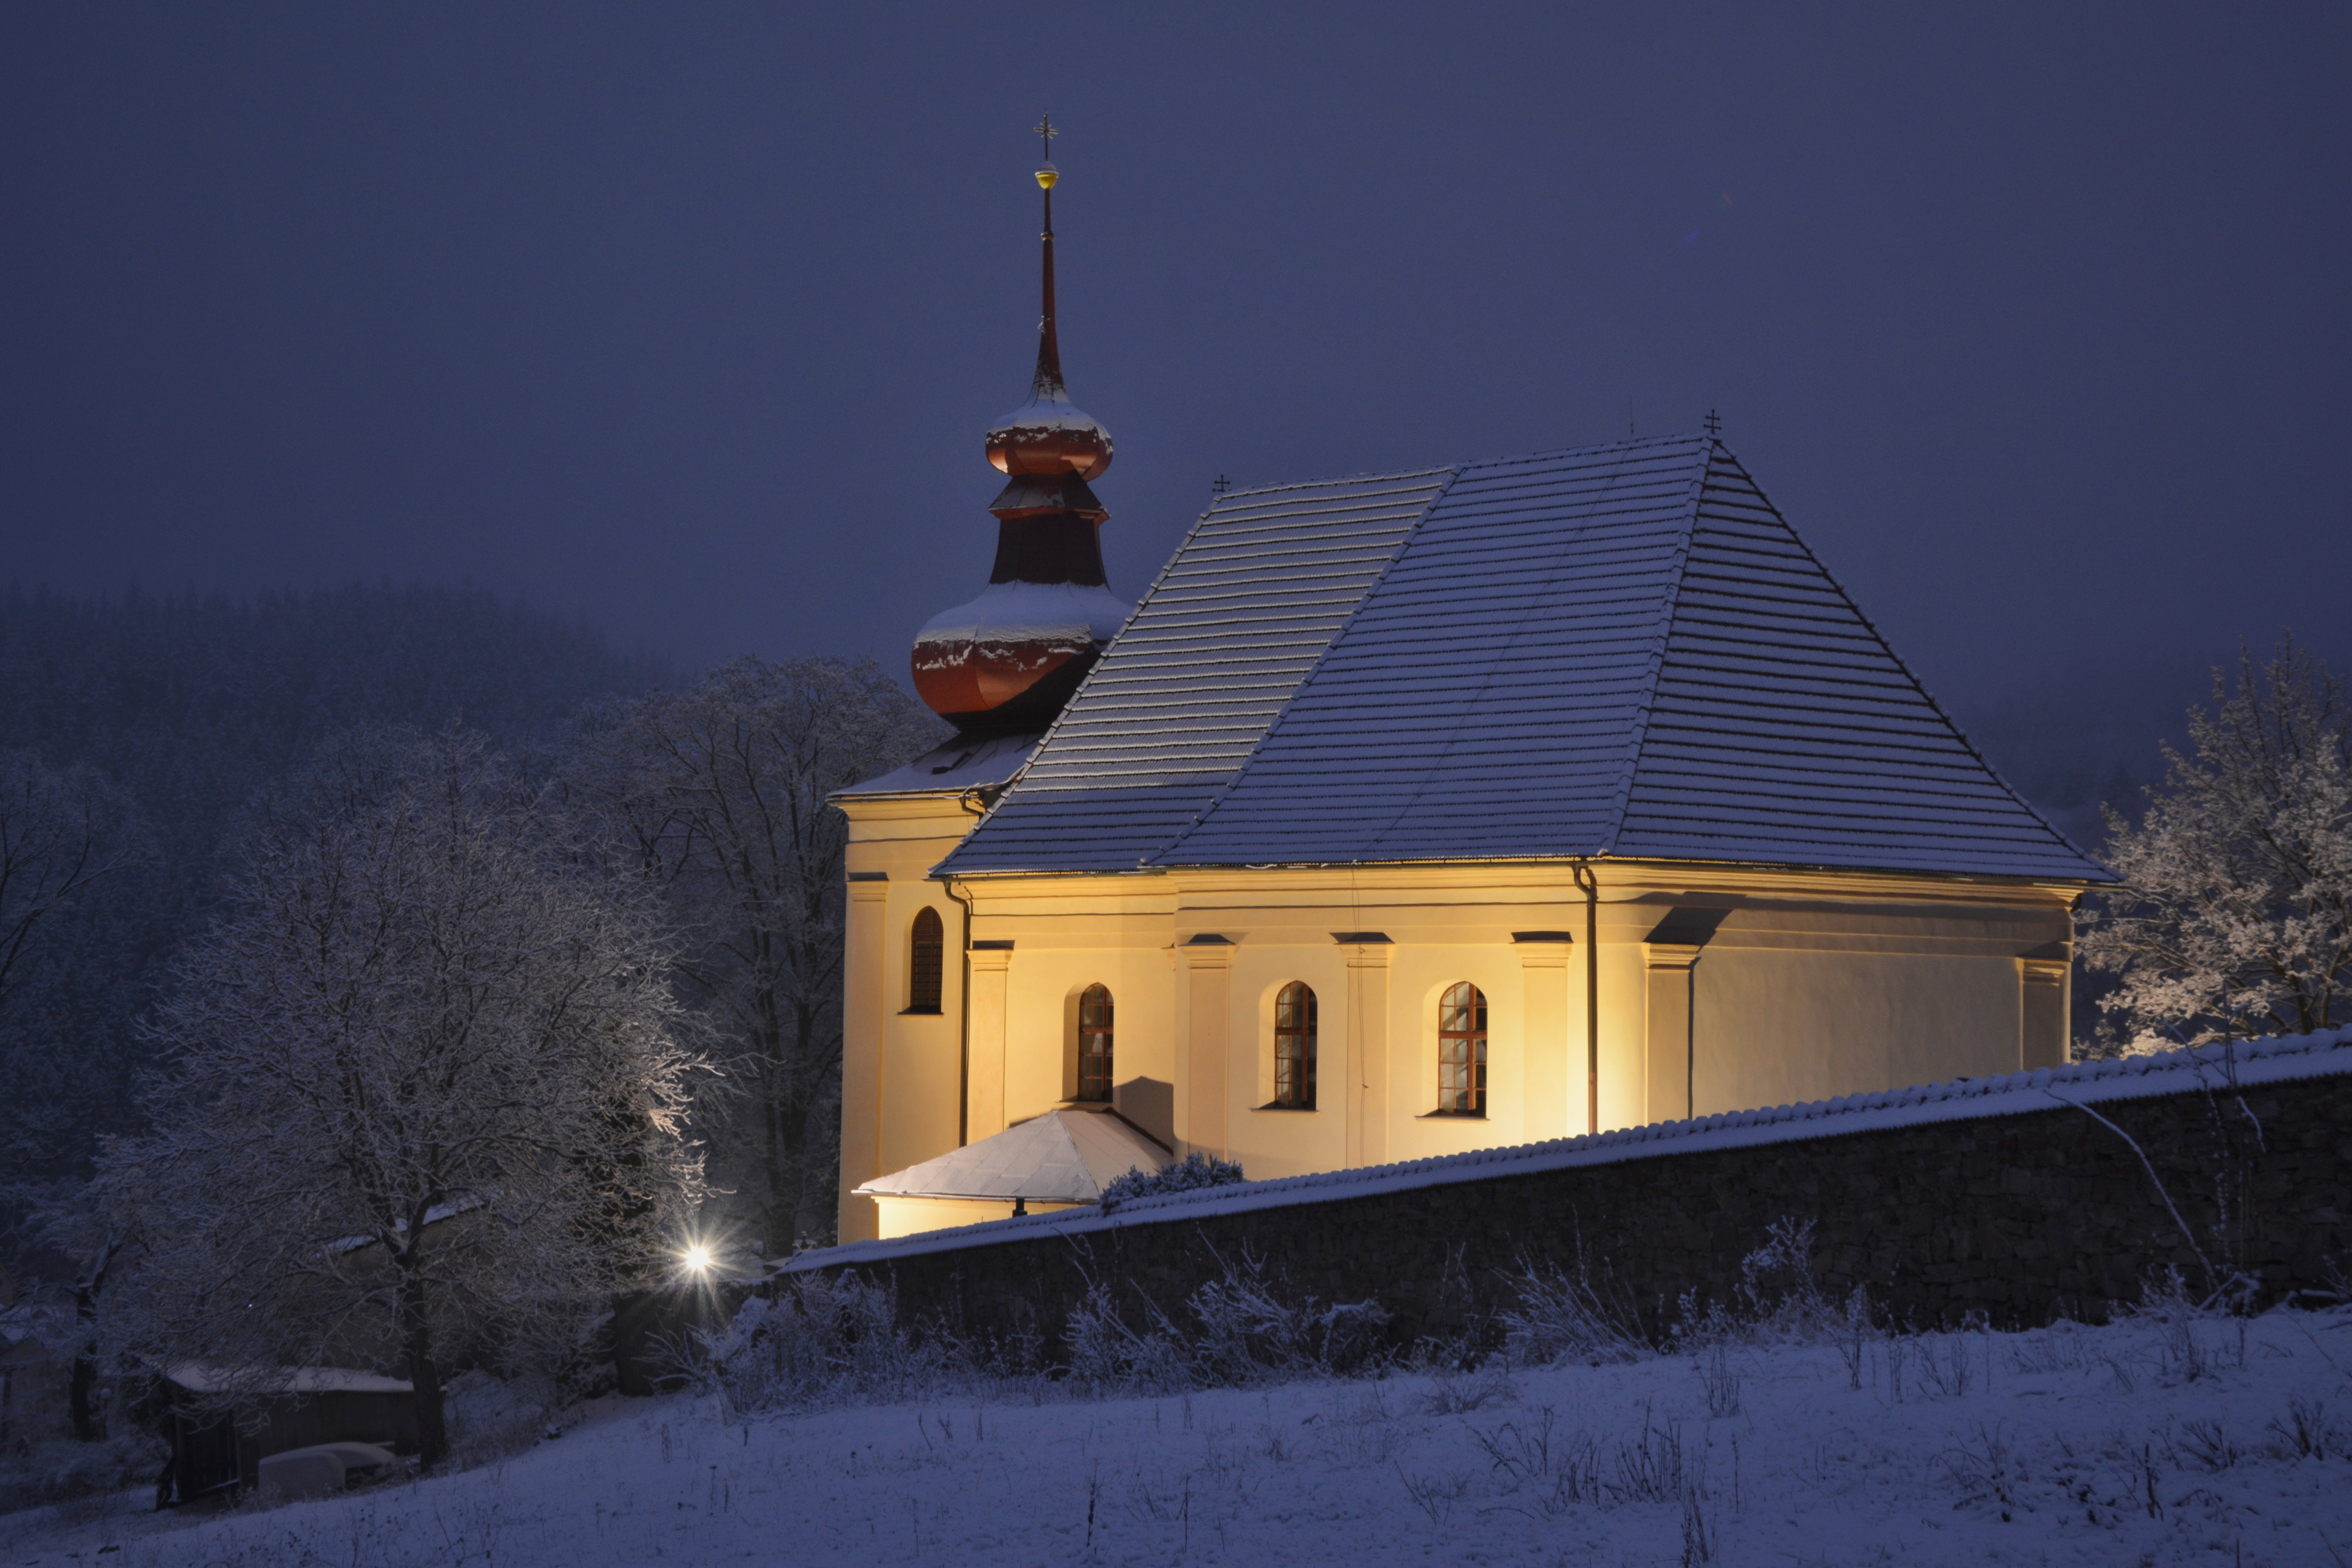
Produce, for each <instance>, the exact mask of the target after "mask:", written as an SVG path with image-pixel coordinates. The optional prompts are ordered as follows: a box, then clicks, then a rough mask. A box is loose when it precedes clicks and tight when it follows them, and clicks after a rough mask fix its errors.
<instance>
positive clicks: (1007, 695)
mask: <svg viewBox="0 0 2352 1568" xmlns="http://www.w3.org/2000/svg"><path fill="white" fill-rule="evenodd" d="M1036 131H1037V136H1038V138H1039V140H1040V141H1041V142H1044V143H1045V150H1046V151H1047V152H1048V153H1051V152H1052V151H1053V139H1054V137H1055V136H1056V135H1059V134H1060V132H1057V131H1056V130H1055V128H1054V123H1053V121H1052V120H1051V119H1050V118H1049V119H1045V120H1041V121H1038V122H1037V128H1036ZM1061 177H1062V176H1061V173H1060V171H1058V170H1056V169H1055V167H1054V164H1053V161H1052V160H1051V159H1050V158H1048V159H1047V160H1046V161H1045V163H1044V165H1043V166H1042V167H1040V168H1039V169H1038V171H1037V185H1038V188H1039V189H1040V190H1041V191H1042V192H1044V194H1045V232H1044V234H1043V235H1042V239H1043V241H1044V247H1045V248H1044V257H1043V270H1042V272H1041V275H1040V282H1041V292H1040V295H1039V300H1040V304H1041V306H1042V309H1041V310H1040V313H1039V316H1038V319H1037V371H1036V374H1035V375H1034V377H1033V378H1032V379H1031V381H1030V384H1029V401H1028V402H1026V403H1024V404H1023V405H1021V406H1020V407H1018V408H1016V409H1014V410H1013V412H1012V413H1010V414H1008V415H1006V416H1004V417H1003V418H1002V419H1000V420H998V421H997V422H996V423H995V424H994V425H993V426H990V427H989V432H988V460H989V462H990V463H991V464H992V465H993V466H994V467H995V468H996V469H997V471H998V472H999V473H1002V474H1003V475H1004V476H1005V479H1006V483H1005V486H1004V489H1003V491H1001V492H1000V493H999V494H998V495H997V498H996V499H995V500H993V501H992V502H990V503H989V508H988V510H990V511H992V512H993V513H995V514H996V519H997V532H996V563H995V566H994V568H993V569H992V571H991V572H990V574H989V579H988V583H989V585H988V587H987V588H986V589H984V590H983V591H982V594H981V596H980V597H979V598H977V599H974V600H972V601H971V603H970V604H968V605H957V606H956V607H955V608H954V609H952V610H949V611H946V612H945V613H943V614H941V615H938V616H933V617H932V618H931V620H930V623H929V625H927V626H924V627H923V629H922V631H921V633H920V634H919V635H918V636H917V637H916V638H915V660H914V674H915V689H916V690H917V691H918V692H919V693H920V694H921V695H922V699H923V700H924V701H925V702H928V703H929V704H930V706H931V710H933V711H934V712H936V713H938V714H939V715H940V717H942V718H944V719H947V720H949V721H951V722H952V723H954V724H955V725H956V727H957V728H958V729H961V730H962V731H964V732H965V733H966V734H968V735H988V734H1016V733H1020V732H1023V731H1037V730H1042V729H1044V728H1045V725H1046V724H1048V723H1050V722H1051V721H1052V720H1053V717H1054V715H1055V713H1056V712H1058V711H1060V710H1061V706H1062V704H1063V703H1064V702H1065V701H1066V700H1068V698H1069V695H1070V693H1071V692H1072V691H1075V690H1076V689H1077V683H1078V680H1079V678H1080V677H1082V676H1084V675H1085V674H1086V672H1087V669H1088V668H1091V667H1092V666H1093V664H1094V661H1095V658H1096V657H1097V655H1098V654H1100V653H1101V651H1102V649H1103V647H1104V645H1105V644H1107V643H1108V642H1109V640H1110V637H1111V634H1112V633H1114V632H1116V631H1117V630H1118V627H1119V626H1120V624H1121V623H1122V622H1124V621H1125V620H1126V619H1127V612H1128V606H1126V605H1122V604H1120V603H1119V602H1118V599H1117V598H1115V597H1113V596H1112V595H1111V593H1110V591H1109V589H1108V587H1107V586H1105V584H1104V580H1103V563H1102V541H1101V539H1100V537H1099V530H1100V529H1101V527H1102V524H1103V522H1104V521H1105V520H1106V519H1108V517H1109V516H1110V513H1109V512H1108V510H1105V508H1104V506H1103V504H1102V502H1101V501H1099V500H1096V499H1095V493H1094V491H1093V490H1092V489H1088V488H1087V480H1088V479H1093V478H1095V477H1096V476H1097V475H1098V474H1100V473H1101V472H1102V471H1103V470H1104V469H1106V468H1109V467H1110V433H1109V432H1108V431H1107V430H1105V429H1104V428H1103V427H1102V426H1099V425H1097V424H1096V423H1095V421H1094V419H1093V417H1092V416H1089V415H1087V413H1086V412H1085V411H1084V410H1083V409H1079V408H1076V407H1073V406H1072V405H1071V404H1070V395H1069V392H1068V390H1067V388H1066V387H1065V385H1064V384H1063V381H1062V344H1061V338H1060V335H1059V333H1058V332H1057V331H1056V330H1055V319H1054V187H1055V184H1059V183H1060V181H1061Z"/></svg>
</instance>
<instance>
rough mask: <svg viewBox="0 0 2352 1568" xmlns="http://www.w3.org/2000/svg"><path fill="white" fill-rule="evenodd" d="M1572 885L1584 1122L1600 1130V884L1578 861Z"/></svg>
mask: <svg viewBox="0 0 2352 1568" xmlns="http://www.w3.org/2000/svg"><path fill="white" fill-rule="evenodd" d="M1575 872H1576V885H1577V886H1578V887H1580V888H1581V889H1584V1120H1585V1129H1584V1130H1585V1131H1587V1132H1598V1131H1601V882H1600V879H1598V878H1596V877H1595V876H1593V874H1592V868H1591V866H1589V865H1588V864H1586V863H1585V862H1584V861H1582V860H1579V861H1578V862H1577V863H1576V866H1575Z"/></svg>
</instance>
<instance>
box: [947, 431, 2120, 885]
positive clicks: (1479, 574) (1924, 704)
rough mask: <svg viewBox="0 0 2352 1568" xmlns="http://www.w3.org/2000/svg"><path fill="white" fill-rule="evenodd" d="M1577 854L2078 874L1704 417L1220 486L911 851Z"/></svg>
mask: <svg viewBox="0 0 2352 1568" xmlns="http://www.w3.org/2000/svg"><path fill="white" fill-rule="evenodd" d="M1590 855H1615V856H1621V857H1626V858H1643V859H1660V858H1663V859H1698V860H1721V861H1741V862H1750V863H1764V864H1773V865H1802V866H1832V867H1848V868H1887V869H1904V870H1923V871H1937V872H1948V873H1955V874H1961V875H1978V876H1982V875H1995V876H2020V877H2046V878H2061V879H2083V880H2094V881H2095V880H2105V879H2108V875H2109V874H2108V873H2107V872H2106V871H2105V868H2102V867H2100V866H2099V865H2098V864H2097V863H2096V862H2095V861H2093V860H2091V859H2090V858H2088V857H2086V856H2085V855H2084V854H2083V853H2082V852H2081V851H2080V850H2078V849H2076V848H2075V847H2074V846H2073V845H2072V844H2070V843H2068V842H2067V841H2066V839H2065V837H2063V835H2062V834H2060V833H2059V832H2058V831H2057V830H2056V829H2055V828H2053V826H2050V825H2049V824H2048V823H2047V822H2045V821H2043V820H2042V817H2041V816H2039V815H2038V814H2037V813H2036V812H2035V811H2034V810H2033V809H2032V807H2031V806H2029V805H2026V803H2025V802H2024V801H2023V800H2022V799H2021V797H2020V796H2019V795H2017V794H2016V793H2015V792H2014V791H2012V790H2011V789H2010V787H2009V786H2008V785H2007V784H2004V783H2003V782H2002V781H2001V780H2000V777H1999V776H1998V775H1997V774H1995V773H1993V771H1992V769H1991V768H1990V766H1989V765H1988V764H1987V763H1985V761H1984V759H1983V758H1982V757H1980V756H1979V754H1978V753H1977V752H1976V751H1975V750H1974V749H1973V748H1972V747H1970V746H1969V743H1968V742H1967V740H1966V739H1965V738H1963V737H1962V736H1961V734H1960V733H1959V731H1958V729H1957V728H1956V727H1955V726H1954V725H1953V724H1952V722H1951V721H1950V720H1949V719H1948V718H1947V717H1946V716H1945V714H1944V713H1943V711H1942V710H1940V709H1939V708H1937V705H1936V703H1935V702H1934V700H1932V699H1930V698H1929V697H1928V695H1927V692H1926V690H1925V689H1923V688H1922V687H1921V686H1920V685H1919V683H1918V682H1917V681H1916V679H1914V678H1913V677H1912V676H1911V674H1910V672H1909V671H1908V670H1906V668H1904V667H1903V665H1902V663H1901V662H1900V661H1899V660H1898V659H1896V658H1895V655H1894V653H1893V652H1892V651H1891V650H1890V649H1889V648H1888V647H1887V646H1886V643H1885V639H1884V638H1883V637H1880V636H1879V634H1878V632H1877V630H1876V629H1875V628H1874V626H1871V624H1870V622H1869V621H1868V620H1867V619H1865V618H1864V616H1863V615H1862V614H1861V612H1860V611H1859V610H1858V609H1857V608H1856V607H1855V606H1854V605H1853V601H1852V600H1850V599H1849V598H1848V597H1847V596H1846V595H1845V593H1844V591H1843V589H1841V588H1840V587H1839V586H1838V584H1836V582H1835V581H1834V580H1833V579H1832V578H1831V576H1830V575H1829V574H1828V572H1827V571H1825V570H1824V569H1823V568H1822V564H1821V563H1820V562H1819V561H1818V560H1816V559H1815V558H1814V556H1813V554H1812V552H1811V551H1810V550H1808V549H1807V548H1806V547H1805V545H1804V543H1803V542H1802V541H1801V540H1800V539H1799V538H1798V537H1797V535H1796V533H1795V531H1793V530H1792V529H1791V528H1790V526H1789V524H1788V523H1787V521H1785V520H1783V519H1782V518H1781V517H1780V514H1779V513H1778V512H1777V511H1775V510H1772V507H1771V504H1770V502H1769V501H1768V500H1765V498H1764V496H1763V493H1762V492H1761V490H1759V489H1758V488H1757V486H1756V485H1755V483H1754V481H1753V480H1751V479H1749V478H1748V474H1747V472H1746V471H1745V470H1744V469H1743V468H1740V466H1739V464H1738V460H1737V459H1736V458H1733V457H1732V456H1731V454H1730V453H1729V452H1728V451H1727V450H1726V449H1725V448H1724V447H1723V446H1722V445H1721V444H1720V443H1719V442H1717V441H1716V440H1715V439H1714V438H1712V437H1707V436H1704V435H1692V436H1677V437H1662V438H1654V439H1650V440H1640V441H1626V442H1619V443H1615V444H1612V445H1610V446H1605V447H1585V448H1580V449H1577V450H1572V451H1562V452H1549V453H1542V454H1538V455H1536V456H1534V457H1528V458H1510V459H1506V460H1501V461H1496V462H1487V463H1476V464H1472V465H1469V466H1467V467H1465V468H1460V469H1453V470H1436V471H1434V472H1433V473H1429V474H1423V475H1406V476H1399V477H1396V478H1392V479H1375V480H1355V481H1349V482H1348V483H1346V484H1343V485H1327V486H1300V487H1296V488H1294V489H1287V490H1275V491H1254V492H1248V493H1247V494H1244V495H1236V496H1233V497H1229V498H1226V500H1224V501H1223V502H1221V503H1220V505H1219V506H1218V507H1217V508H1215V509H1213V510H1211V511H1210V512H1209V513H1208V514H1207V515H1205V516H1204V517H1203V518H1202V521H1201V524H1200V525H1199V526H1198V527H1197V528H1196V529H1195V530H1194V531H1193V533H1192V537H1191V538H1190V539H1188V540H1187V541H1186V542H1185V544H1184V546H1183V548H1182V549H1181V550H1180V551H1179V552H1178V553H1177V555H1176V557H1175V559H1174V560H1173V561H1172V562H1171V563H1170V566H1169V568H1168V570H1167V572H1166V573H1165V574H1163V575H1162V577H1161V579H1160V582H1159V583H1158V584H1155V585H1154V587H1153V589H1152V591H1151V592H1150V594H1149V595H1146V597H1145V599H1144V601H1143V603H1142V605H1140V606H1139V608H1138V610H1137V612H1136V616H1135V618H1134V619H1133V620H1132V621H1131V622H1130V623H1129V626H1128V628H1127V630H1126V632H1125V633H1123V634H1122V635H1121V637H1119V639H1118V641H1117V642H1116V643H1114V644H1113V645H1112V647H1111V648H1110V650H1109V651H1108V653H1107V654H1106V655H1105V657H1104V659H1103V662H1102V664H1101V666H1100V667H1099V668H1097V670H1096V671H1095V673H1094V675H1093V676H1092V677H1091V678H1090V679H1088V681H1087V685H1086V687H1085V688H1084V689H1081V690H1080V692H1079V693H1078V695H1077V697H1076V700H1073V702H1072V704H1071V706H1070V708H1069V710H1067V711H1066V713H1065V714H1064V716H1063V718H1062V720H1061V721H1059V722H1058V723H1057V724H1056V725H1055V728H1054V730H1053V731H1051V732H1050V733H1049V734H1048V735H1047V737H1046V740H1045V744H1044V745H1043V746H1042V747H1041V748H1040V749H1039V751H1038V752H1037V755H1036V757H1035V759H1034V761H1033V762H1032V763H1031V764H1030V766H1029V768H1028V770H1027V771H1026V772H1025V773H1024V774H1023V775H1022V776H1021V777H1020V778H1019V779H1018V780H1017V781H1016V782H1015V784H1014V785H1013V788H1012V789H1011V790H1010V791H1008V792H1007V794H1006V795H1005V796H1004V798H1003V801H1002V802H1001V803H1000V804H999V805H998V806H997V808H996V810H995V811H994V812H993V813H992V815H991V816H989V817H987V818H986V819H985V820H984V821H983V822H982V824H981V825H980V826H978V827H977V828H976V829H975V830H974V831H973V832H972V834H971V836H970V837H968V838H967V839H966V840H965V841H964V843H963V845H962V846H961V847H959V848H958V850H957V851H956V852H955V854H954V855H952V856H950V858H949V859H948V860H947V861H946V862H944V863H943V865H942V866H941V868H940V869H941V870H943V871H950V872H957V873H974V872H980V873H984V872H990V871H1024V870H1060V869H1121V868H1139V867H1177V866H1202V865H1263V864H1268V863H1285V864H1339V863H1349V862H1358V861H1383V860H1432V859H1436V860H1458V859H1477V858H1515V859H1516V858H1562V857H1574V856H1590Z"/></svg>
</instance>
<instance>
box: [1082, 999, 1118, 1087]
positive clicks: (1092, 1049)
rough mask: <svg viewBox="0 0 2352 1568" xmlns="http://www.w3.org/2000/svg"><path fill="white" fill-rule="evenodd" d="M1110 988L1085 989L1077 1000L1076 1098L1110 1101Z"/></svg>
mask: <svg viewBox="0 0 2352 1568" xmlns="http://www.w3.org/2000/svg"><path fill="white" fill-rule="evenodd" d="M1110 1036H1111V1028H1110V988H1109V987H1108V986H1107V985H1089V986H1087V989H1086V994H1084V995H1082V996H1080V997H1079V998H1078V1098H1079V1099H1080V1100H1108V1099H1109V1098H1110Z"/></svg>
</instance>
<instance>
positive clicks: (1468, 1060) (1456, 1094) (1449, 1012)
mask: <svg viewBox="0 0 2352 1568" xmlns="http://www.w3.org/2000/svg"><path fill="white" fill-rule="evenodd" d="M1437 1109H1438V1110H1442V1111H1446V1112H1450V1113H1452V1114H1454V1115H1457V1116H1484V1115H1486V996H1485V995H1484V994H1482V993H1481V992H1480V991H1479V989H1478V988H1477V987H1476V986H1475V985H1473V984H1470V983H1469V982H1468V981H1466V980H1465V981H1464V982H1462V984H1459V985H1455V986H1453V987H1451V988H1449V989H1448V990H1447V991H1446V993H1445V995H1444V999H1443V1000H1442V1001H1440V1002H1439V1003H1438V1005H1437Z"/></svg>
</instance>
